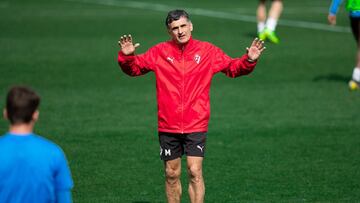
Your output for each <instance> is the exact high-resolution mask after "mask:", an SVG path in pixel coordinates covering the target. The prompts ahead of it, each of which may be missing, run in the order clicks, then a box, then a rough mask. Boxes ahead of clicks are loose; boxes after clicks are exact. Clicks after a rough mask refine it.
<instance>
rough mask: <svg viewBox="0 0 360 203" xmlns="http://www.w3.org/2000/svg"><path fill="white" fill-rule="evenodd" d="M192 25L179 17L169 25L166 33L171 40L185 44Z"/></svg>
mask: <svg viewBox="0 0 360 203" xmlns="http://www.w3.org/2000/svg"><path fill="white" fill-rule="evenodd" d="M192 30H193V26H192V23H191V22H190V21H188V19H187V18H185V17H180V19H179V20H175V21H173V22H171V23H170V24H169V27H168V32H169V34H170V36H171V38H172V39H173V40H174V41H175V42H176V43H178V44H185V43H187V42H188V41H189V39H190V37H191V31H192Z"/></svg>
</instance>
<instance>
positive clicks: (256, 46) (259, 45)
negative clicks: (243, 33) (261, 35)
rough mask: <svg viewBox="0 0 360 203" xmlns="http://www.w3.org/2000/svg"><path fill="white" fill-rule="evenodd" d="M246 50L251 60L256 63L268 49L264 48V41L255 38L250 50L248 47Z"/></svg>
mask: <svg viewBox="0 0 360 203" xmlns="http://www.w3.org/2000/svg"><path fill="white" fill-rule="evenodd" d="M246 49H247V52H248V53H247V54H248V57H249V59H250V60H252V61H255V60H257V59H258V58H259V57H260V55H261V53H262V52H263V51H264V50H265V49H266V47H264V41H262V40H260V39H258V38H255V39H254V41H253V42H252V43H251V46H250V48H249V47H247V48H246Z"/></svg>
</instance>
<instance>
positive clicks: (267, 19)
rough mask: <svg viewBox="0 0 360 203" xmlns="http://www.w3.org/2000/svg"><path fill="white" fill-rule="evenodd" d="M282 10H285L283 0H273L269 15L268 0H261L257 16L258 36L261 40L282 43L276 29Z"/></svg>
mask: <svg viewBox="0 0 360 203" xmlns="http://www.w3.org/2000/svg"><path fill="white" fill-rule="evenodd" d="M282 11H283V2H282V0H271V7H270V10H269V15H268V16H267V15H266V13H267V12H266V0H259V4H258V7H257V11H256V18H257V21H258V24H257V30H258V37H259V38H260V39H261V40H269V41H270V42H272V43H274V44H279V43H280V39H279V37H278V36H277V35H276V34H275V31H276V26H277V24H278V21H279V18H280V15H281V13H282Z"/></svg>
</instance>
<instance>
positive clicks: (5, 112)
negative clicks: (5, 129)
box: [3, 109, 8, 120]
mask: <svg viewBox="0 0 360 203" xmlns="http://www.w3.org/2000/svg"><path fill="white" fill-rule="evenodd" d="M3 117H4V119H5V120H8V113H7V110H6V109H4V110H3Z"/></svg>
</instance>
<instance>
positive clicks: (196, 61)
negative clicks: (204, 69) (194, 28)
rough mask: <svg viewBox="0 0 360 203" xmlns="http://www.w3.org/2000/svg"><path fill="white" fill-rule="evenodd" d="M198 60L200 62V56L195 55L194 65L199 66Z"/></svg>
mask: <svg viewBox="0 0 360 203" xmlns="http://www.w3.org/2000/svg"><path fill="white" fill-rule="evenodd" d="M200 60H201V56H200V55H199V54H195V56H194V61H195V63H197V64H199V63H200Z"/></svg>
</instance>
